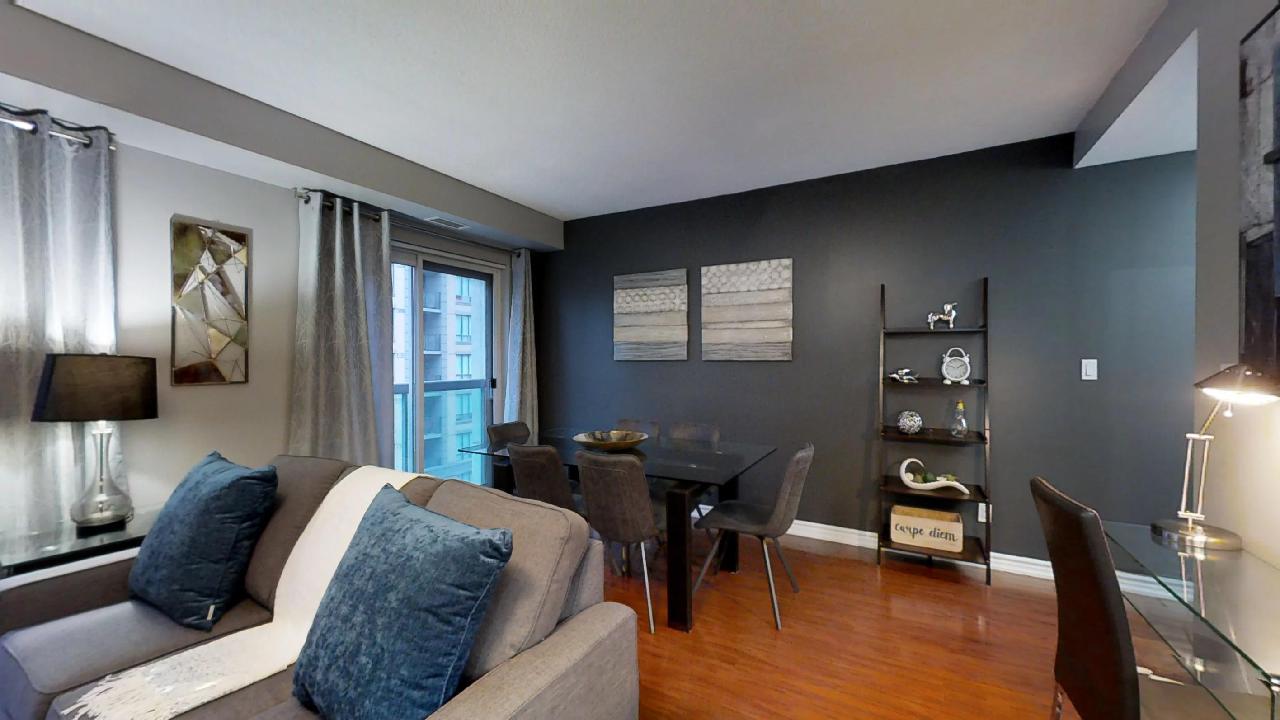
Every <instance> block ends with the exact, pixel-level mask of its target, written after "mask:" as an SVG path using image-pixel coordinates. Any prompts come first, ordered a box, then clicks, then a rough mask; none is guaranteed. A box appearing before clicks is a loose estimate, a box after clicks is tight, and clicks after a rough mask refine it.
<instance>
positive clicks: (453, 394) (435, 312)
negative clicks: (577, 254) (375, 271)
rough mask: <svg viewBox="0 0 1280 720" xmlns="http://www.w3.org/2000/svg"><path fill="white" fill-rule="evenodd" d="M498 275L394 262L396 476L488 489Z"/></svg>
mask: <svg viewBox="0 0 1280 720" xmlns="http://www.w3.org/2000/svg"><path fill="white" fill-rule="evenodd" d="M495 280H496V273H495V272H494V271H489V272H486V271H484V270H482V269H477V268H475V267H466V266H464V265H463V264H461V263H460V264H458V265H453V264H447V263H443V262H441V261H440V259H439V258H435V257H431V256H429V255H424V254H419V253H414V252H409V251H397V252H396V253H394V256H393V261H392V273H391V285H392V296H393V303H392V316H393V324H394V325H393V327H394V340H393V343H392V345H393V347H392V352H393V357H394V363H393V364H394V368H395V403H394V407H395V458H396V469H399V470H407V471H411V472H424V473H427V474H429V475H436V476H439V477H446V478H458V479H460V480H466V481H468V482H475V483H483V482H487V478H486V477H485V472H486V471H487V469H488V465H487V463H484V462H482V458H481V456H478V455H468V454H464V453H460V452H458V450H459V449H460V448H464V447H467V446H468V445H475V444H477V443H480V442H483V440H484V438H485V428H486V427H488V425H489V424H490V423H491V422H492V417H493V388H494V386H495V381H494V379H493V378H494V361H493V360H494V358H493V348H494V335H495V332H494V328H495V323H494V312H493V307H494V304H495V303H494V298H495V292H494V289H495Z"/></svg>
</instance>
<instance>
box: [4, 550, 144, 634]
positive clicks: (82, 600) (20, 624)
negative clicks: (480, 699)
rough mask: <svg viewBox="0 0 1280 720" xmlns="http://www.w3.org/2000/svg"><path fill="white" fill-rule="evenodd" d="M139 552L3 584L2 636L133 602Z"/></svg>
mask: <svg viewBox="0 0 1280 720" xmlns="http://www.w3.org/2000/svg"><path fill="white" fill-rule="evenodd" d="M137 556H138V548H131V549H129V550H121V551H119V552H114V553H110V554H107V555H101V556H98V557H92V558H87V559H85V560H80V561H78V562H73V563H68V564H66V565H59V566H58V567H52V568H48V569H47V570H37V571H35V572H30V573H25V574H23V575H15V576H13V577H10V578H5V579H3V580H0V635H4V634H5V633H7V632H9V631H10V630H17V629H18V628H24V627H29V626H31V625H39V624H40V623H44V622H49V621H50V620H57V619H59V618H64V617H67V616H69V615H75V614H76V613H82V612H84V611H86V610H93V609H95V608H100V607H106V606H108V605H114V604H116V603H119V602H124V601H125V600H128V599H129V570H130V569H132V568H133V559H134V558H135V557H137Z"/></svg>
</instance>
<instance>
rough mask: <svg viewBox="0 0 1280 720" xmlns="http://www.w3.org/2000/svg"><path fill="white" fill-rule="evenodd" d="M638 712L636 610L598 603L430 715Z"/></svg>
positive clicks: (621, 719)
mask: <svg viewBox="0 0 1280 720" xmlns="http://www.w3.org/2000/svg"><path fill="white" fill-rule="evenodd" d="M639 714H640V671H639V664H638V658H637V656H636V614H635V611H633V610H632V609H631V608H629V607H627V606H626V605H620V604H618V603H600V604H598V605H594V606H592V607H590V608H587V609H586V610H584V611H582V612H580V613H578V614H577V615H575V616H573V617H572V618H570V619H569V620H566V621H565V622H564V623H562V624H561V625H560V626H559V627H557V628H556V630H555V632H553V633H551V635H549V636H547V638H546V639H545V640H543V641H542V642H540V643H538V644H537V645H534V646H533V647H531V648H529V649H528V650H525V651H524V652H522V653H520V654H519V655H516V656H515V657H513V658H511V659H510V660H508V661H506V662H505V663H503V664H501V665H499V666H498V667H496V668H494V669H493V670H491V671H489V673H488V674H486V675H485V676H484V677H482V678H480V679H479V680H477V681H475V682H474V683H472V684H471V685H470V686H469V687H467V689H465V690H463V691H462V692H461V693H458V695H457V696H455V697H454V698H453V699H452V700H450V701H449V702H448V704H446V705H445V706H444V707H442V708H440V709H439V710H437V711H436V712H435V713H434V714H433V715H432V716H431V720H474V718H486V719H487V720H574V719H576V718H582V719H583V720H587V719H592V720H635V719H636V718H637V717H638V716H639Z"/></svg>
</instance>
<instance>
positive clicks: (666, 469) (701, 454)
mask: <svg viewBox="0 0 1280 720" xmlns="http://www.w3.org/2000/svg"><path fill="white" fill-rule="evenodd" d="M577 432H582V431H573V430H568V429H561V428H555V429H551V430H544V431H542V432H540V433H538V435H537V436H536V437H532V438H529V444H531V445H550V446H551V447H554V448H555V449H556V451H557V452H559V453H560V460H561V462H563V463H564V464H565V465H567V466H570V467H573V466H574V465H576V464H577V461H576V460H575V459H574V455H575V454H576V453H577V452H578V451H579V450H583V449H585V448H583V447H582V446H581V445H579V444H578V443H576V442H574V441H573V436H574V435H575V434H577ZM775 449H776V448H774V447H772V446H770V445H754V444H751V443H740V442H729V441H724V440H722V441H720V442H717V443H708V442H700V441H681V440H674V441H673V440H669V439H666V438H662V439H660V440H657V441H655V440H652V439H651V440H646V441H645V442H644V443H643V444H641V445H640V446H639V447H638V448H636V449H635V450H627V451H624V452H626V453H628V454H631V455H635V456H636V457H638V458H640V460H641V461H643V462H644V472H645V474H646V475H648V476H649V477H655V478H662V479H665V480H683V481H685V482H692V483H699V484H701V485H715V486H719V485H724V484H725V483H727V482H729V481H731V480H733V479H734V478H736V477H738V476H739V475H742V474H743V473H744V472H746V471H747V470H750V469H751V468H753V467H755V465H756V464H757V463H759V462H760V461H761V460H763V459H765V458H766V457H768V456H769V455H771V454H773V452H774V450H775ZM459 452H465V453H474V454H477V455H488V456H490V457H507V448H506V445H505V444H504V445H501V446H490V445H474V446H472V447H467V448H462V449H461V450H460V451H459Z"/></svg>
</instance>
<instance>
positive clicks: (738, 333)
mask: <svg viewBox="0 0 1280 720" xmlns="http://www.w3.org/2000/svg"><path fill="white" fill-rule="evenodd" d="M702 359H703V360H790V359H791V258H781V259H778V260H761V261H759V262H746V263H734V264H732V265H711V266H708V267H704V268H702Z"/></svg>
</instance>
